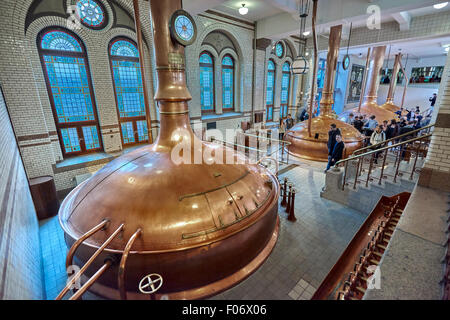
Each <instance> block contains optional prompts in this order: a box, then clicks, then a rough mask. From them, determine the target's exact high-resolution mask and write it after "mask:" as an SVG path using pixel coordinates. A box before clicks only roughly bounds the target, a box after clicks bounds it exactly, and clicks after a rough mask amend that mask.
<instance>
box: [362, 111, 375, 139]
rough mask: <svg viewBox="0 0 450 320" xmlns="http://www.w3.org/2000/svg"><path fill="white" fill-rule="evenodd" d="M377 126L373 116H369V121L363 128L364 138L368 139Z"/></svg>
mask: <svg viewBox="0 0 450 320" xmlns="http://www.w3.org/2000/svg"><path fill="white" fill-rule="evenodd" d="M377 126H378V121H377V120H375V115H371V116H370V118H369V120H368V121H367V123H366V124H365V125H364V127H363V130H364V131H365V133H366V136H369V137H370V136H371V135H372V133H373V132H374V130H375V128H376V127H377Z"/></svg>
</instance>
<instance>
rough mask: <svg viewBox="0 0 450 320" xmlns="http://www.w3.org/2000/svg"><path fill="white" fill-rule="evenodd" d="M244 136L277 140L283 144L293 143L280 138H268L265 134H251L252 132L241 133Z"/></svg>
mask: <svg viewBox="0 0 450 320" xmlns="http://www.w3.org/2000/svg"><path fill="white" fill-rule="evenodd" d="M241 134H242V135H243V136H248V137H255V138H258V139H264V140H269V141H276V142H281V143H282V144H287V145H291V144H292V143H291V142H289V141H284V140H278V139H273V138H267V137H264V136H258V135H256V134H251V133H245V132H244V133H241Z"/></svg>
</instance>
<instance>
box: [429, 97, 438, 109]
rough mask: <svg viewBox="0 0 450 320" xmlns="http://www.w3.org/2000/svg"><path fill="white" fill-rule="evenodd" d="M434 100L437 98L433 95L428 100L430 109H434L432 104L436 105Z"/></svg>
mask: <svg viewBox="0 0 450 320" xmlns="http://www.w3.org/2000/svg"><path fill="white" fill-rule="evenodd" d="M436 98H437V94H436V93H433V96H432V97H431V98H430V99H428V101H430V102H431V104H430V107H432V108H433V107H434V104H435V103H436Z"/></svg>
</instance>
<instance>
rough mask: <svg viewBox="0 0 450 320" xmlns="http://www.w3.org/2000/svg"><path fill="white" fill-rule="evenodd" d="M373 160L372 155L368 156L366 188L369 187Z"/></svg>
mask: <svg viewBox="0 0 450 320" xmlns="http://www.w3.org/2000/svg"><path fill="white" fill-rule="evenodd" d="M373 158H374V155H371V156H370V164H369V171H368V172H367V179H366V188H367V187H368V186H369V180H370V174H371V173H372V165H373Z"/></svg>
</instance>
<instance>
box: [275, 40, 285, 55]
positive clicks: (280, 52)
mask: <svg viewBox="0 0 450 320" xmlns="http://www.w3.org/2000/svg"><path fill="white" fill-rule="evenodd" d="M275 53H276V55H277V57H278V58H281V57H282V56H283V53H284V48H283V45H282V44H281V42H278V43H277V44H276V46H275Z"/></svg>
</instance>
